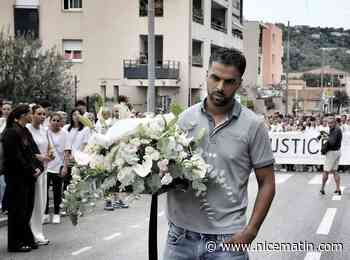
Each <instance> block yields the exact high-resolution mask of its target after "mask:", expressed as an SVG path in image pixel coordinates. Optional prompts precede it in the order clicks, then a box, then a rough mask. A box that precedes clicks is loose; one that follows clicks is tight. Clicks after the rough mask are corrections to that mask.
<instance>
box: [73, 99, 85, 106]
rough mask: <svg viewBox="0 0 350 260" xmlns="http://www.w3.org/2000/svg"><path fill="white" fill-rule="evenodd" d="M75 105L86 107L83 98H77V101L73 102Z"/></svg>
mask: <svg viewBox="0 0 350 260" xmlns="http://www.w3.org/2000/svg"><path fill="white" fill-rule="evenodd" d="M75 106H76V107H77V106H85V107H86V103H85V101H84V100H81V99H80V100H77V103H75Z"/></svg>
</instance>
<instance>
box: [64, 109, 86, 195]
mask: <svg viewBox="0 0 350 260" xmlns="http://www.w3.org/2000/svg"><path fill="white" fill-rule="evenodd" d="M82 115H83V114H82V112H81V111H80V110H79V109H77V108H75V109H73V110H72V112H71V113H70V118H69V121H70V124H68V125H65V126H64V127H63V130H65V131H67V132H68V140H69V143H70V147H71V155H72V157H71V159H74V154H75V153H76V152H77V151H82V150H83V149H84V147H85V146H86V144H87V143H88V141H89V138H90V129H89V128H87V127H84V125H83V124H82V123H81V122H80V121H79V116H82ZM71 178H72V176H71V174H70V170H68V174H67V175H66V177H65V178H64V184H63V190H66V188H67V186H68V185H69V183H70V180H71Z"/></svg>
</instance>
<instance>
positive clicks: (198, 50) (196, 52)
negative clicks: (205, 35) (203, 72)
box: [192, 40, 203, 67]
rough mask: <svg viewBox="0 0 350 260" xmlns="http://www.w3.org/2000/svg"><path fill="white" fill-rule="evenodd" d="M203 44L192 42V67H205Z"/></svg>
mask: <svg viewBox="0 0 350 260" xmlns="http://www.w3.org/2000/svg"><path fill="white" fill-rule="evenodd" d="M202 53H203V42H201V41H197V40H192V65H193V66H198V67H203V55H202Z"/></svg>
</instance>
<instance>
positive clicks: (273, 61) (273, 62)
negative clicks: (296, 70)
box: [272, 54, 276, 64]
mask: <svg viewBox="0 0 350 260" xmlns="http://www.w3.org/2000/svg"><path fill="white" fill-rule="evenodd" d="M275 59H276V56H275V54H272V64H275Z"/></svg>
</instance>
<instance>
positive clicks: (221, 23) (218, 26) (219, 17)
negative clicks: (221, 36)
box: [211, 1, 227, 33]
mask: <svg viewBox="0 0 350 260" xmlns="http://www.w3.org/2000/svg"><path fill="white" fill-rule="evenodd" d="M211 28H212V29H214V30H218V31H221V32H223V33H227V8H226V7H224V6H222V5H220V4H218V3H216V2H215V1H212V6H211Z"/></svg>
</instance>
